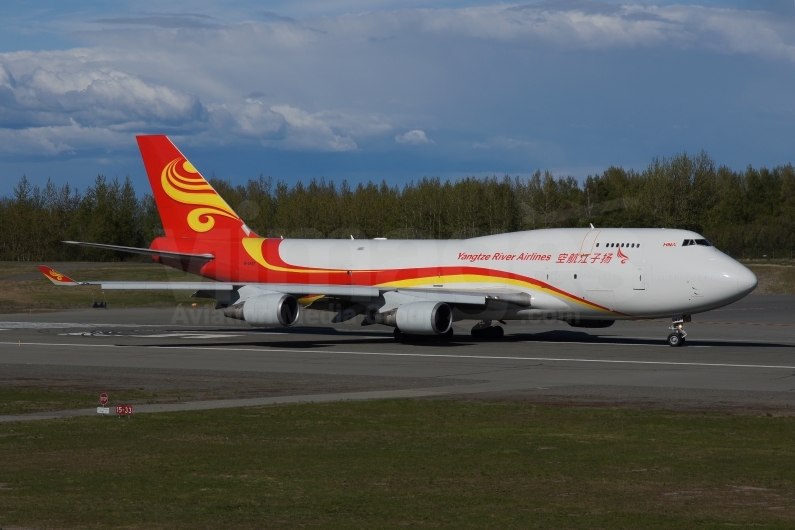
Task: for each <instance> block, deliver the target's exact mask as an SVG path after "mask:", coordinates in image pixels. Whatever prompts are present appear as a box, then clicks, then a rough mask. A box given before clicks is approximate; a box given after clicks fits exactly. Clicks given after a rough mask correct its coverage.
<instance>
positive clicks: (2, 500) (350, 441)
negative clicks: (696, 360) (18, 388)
mask: <svg viewBox="0 0 795 530" xmlns="http://www.w3.org/2000/svg"><path fill="white" fill-rule="evenodd" d="M793 441H795V418H792V417H770V416H752V415H730V414H725V413H693V412H689V413H674V412H661V411H646V410H628V409H605V408H576V407H551V406H537V405H530V404H519V403H508V402H486V403H484V402H477V403H472V402H458V401H443V400H442V401H440V400H437V401H431V400H429V401H412V400H385V401H370V402H359V403H334V404H308V405H290V406H274V407H261V408H250V409H232V410H223V411H209V412H183V413H170V414H151V415H140V416H134V417H133V418H131V419H119V418H98V417H83V418H75V419H70V420H60V421H46V422H31V423H16V424H1V425H0V526H2V527H4V528H6V527H9V526H12V527H14V526H18V527H23V528H129V529H139V528H140V529H143V528H147V529H150V528H296V527H315V528H397V527H415V528H499V529H503V528H606V529H615V528H632V529H636V528H677V529H681V528H702V527H703V528H714V527H726V526H738V525H739V526H754V527H756V528H792V527H793V526H795V484H794V482H795V458H793V457H795V454H793V453H795V446H793Z"/></svg>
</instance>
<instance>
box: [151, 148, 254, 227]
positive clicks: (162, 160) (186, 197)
mask: <svg viewBox="0 0 795 530" xmlns="http://www.w3.org/2000/svg"><path fill="white" fill-rule="evenodd" d="M137 140H138V147H139V148H140V149H141V156H142V157H143V160H144V166H146V173H147V175H148V176H149V183H150V184H151V185H152V192H153V193H154V197H155V202H156V203H157V209H158V211H159V212H160V219H161V220H162V221H163V229H164V230H165V235H166V237H168V238H187V239H202V238H207V239H227V238H237V237H239V236H240V235H248V233H249V230H248V228H247V227H246V226H245V225H244V224H243V221H242V220H241V219H240V216H238V215H237V214H236V213H235V212H234V211H233V210H232V208H230V207H229V205H228V204H227V203H226V201H224V199H223V198H221V196H220V195H218V193H217V192H216V191H215V190H214V189H213V187H212V186H210V184H209V183H208V182H207V181H206V180H205V179H204V177H202V175H201V173H199V172H198V171H197V170H196V168H195V167H193V164H191V163H190V162H189V161H188V159H187V158H185V156H184V155H183V154H182V153H180V152H179V149H177V148H176V147H175V146H174V144H173V143H171V140H169V139H168V137H167V136H164V135H152V136H138V137H137Z"/></svg>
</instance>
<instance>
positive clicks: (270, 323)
mask: <svg viewBox="0 0 795 530" xmlns="http://www.w3.org/2000/svg"><path fill="white" fill-rule="evenodd" d="M299 313H300V306H299V305H298V300H296V298H295V297H294V296H290V295H289V294H282V293H270V294H260V295H257V296H253V297H251V298H249V299H247V300H245V301H244V302H243V303H241V304H235V305H233V306H230V307H227V308H226V309H224V315H226V316H227V317H229V318H236V319H238V320H245V321H246V322H248V323H249V324H251V325H252V326H261V327H277V326H292V325H293V324H295V323H296V322H297V321H298V315H299Z"/></svg>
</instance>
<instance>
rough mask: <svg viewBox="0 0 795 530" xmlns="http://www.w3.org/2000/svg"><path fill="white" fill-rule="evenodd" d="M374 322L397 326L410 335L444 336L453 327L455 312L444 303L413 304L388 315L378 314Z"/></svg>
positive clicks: (423, 302)
mask: <svg viewBox="0 0 795 530" xmlns="http://www.w3.org/2000/svg"><path fill="white" fill-rule="evenodd" d="M374 321H375V322H376V323H378V324H385V325H387V326H395V327H397V328H398V329H399V330H400V331H402V332H403V333H408V334H410V335H444V334H445V333H447V332H448V331H449V330H450V327H451V326H452V325H453V310H452V309H450V306H449V305H447V304H445V303H443V302H433V301H430V300H429V301H427V302H426V301H421V302H412V303H410V304H403V305H401V306H399V307H398V308H397V309H394V310H392V311H389V312H386V313H376V314H375V315H374Z"/></svg>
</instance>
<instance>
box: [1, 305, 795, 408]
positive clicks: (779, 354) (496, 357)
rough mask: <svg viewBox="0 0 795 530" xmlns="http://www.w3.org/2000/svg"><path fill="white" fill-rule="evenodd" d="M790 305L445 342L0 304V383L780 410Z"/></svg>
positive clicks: (142, 312) (527, 326) (200, 317)
mask: <svg viewBox="0 0 795 530" xmlns="http://www.w3.org/2000/svg"><path fill="white" fill-rule="evenodd" d="M793 315H795V297H791V296H774V295H756V296H754V295H752V296H749V297H747V298H745V299H744V300H741V301H740V302H737V303H736V304H734V305H732V306H729V307H726V308H724V309H722V310H718V311H713V312H710V313H705V314H702V315H696V316H694V317H693V322H691V323H689V324H687V325H686V330H687V332H688V338H687V345H686V346H685V347H683V348H671V347H669V346H668V345H667V344H666V343H665V337H666V336H667V334H668V333H669V331H668V330H667V327H668V325H669V322H664V321H646V322H617V323H616V324H615V325H614V326H613V327H611V328H606V329H593V330H591V329H579V328H571V327H569V326H568V325H567V324H565V323H560V322H547V321H544V322H527V323H509V324H508V325H507V326H506V328H505V329H506V337H505V338H504V339H503V340H502V341H500V342H488V341H476V340H474V339H472V338H471V337H470V336H469V328H470V327H471V323H460V324H456V326H455V329H456V336H455V338H454V340H453V341H451V342H449V343H436V342H423V343H414V344H400V343H396V342H395V341H394V340H393V339H392V335H391V329H390V328H386V327H381V326H372V327H362V326H360V325H358V322H348V323H345V324H344V325H334V326H332V325H330V324H329V320H330V318H331V315H329V314H325V313H318V312H314V311H306V312H305V314H304V315H303V316H302V320H301V322H299V324H298V326H296V327H295V328H291V329H290V330H289V331H288V330H284V329H270V330H259V329H254V328H251V327H249V326H248V325H247V324H245V323H241V322H238V321H232V320H227V319H224V318H222V316H221V315H220V314H219V312H216V311H212V310H207V309H198V308H177V309H168V310H166V309H158V310H152V309H135V310H124V309H115V308H110V309H108V310H80V311H66V312H55V313H46V314H33V315H30V314H21V315H0V330H1V331H0V351H2V353H0V368H2V373H0V385H16V386H35V387H56V388H57V387H61V388H69V389H78V390H81V391H87V392H97V393H98V392H101V391H107V390H108V389H110V390H114V389H116V390H119V391H120V390H125V389H139V390H147V391H148V390H151V391H158V392H161V393H163V392H164V393H165V394H166V395H167V396H166V398H163V399H162V400H159V401H158V400H157V399H156V400H154V402H150V404H149V405H146V406H145V407H150V408H151V409H152V410H151V411H152V412H154V411H156V410H165V409H163V408H162V407H166V406H167V407H172V408H173V407H179V406H182V408H191V405H189V403H209V402H217V404H218V405H219V406H220V405H221V401H225V403H226V404H225V405H224V406H240V405H245V404H265V403H266V402H289V401H307V400H333V399H371V398H374V397H418V398H421V397H442V396H444V397H454V398H462V399H521V400H528V401H534V402H563V403H599V404H611V405H631V406H635V405H639V406H653V407H663V408H692V407H706V408H716V407H717V408H732V409H749V410H756V409H771V408H773V409H782V410H788V409H789V408H791V407H795V318H793ZM252 400H254V401H252ZM256 400H259V401H256ZM262 400H266V401H262ZM267 400H270V401H267ZM141 406H144V405H141ZM206 406H207V405H202V406H201V407H206ZM145 407H144V409H141V410H146V408H145ZM157 407H161V408H160V409H157ZM201 407H200V406H199V405H193V408H201Z"/></svg>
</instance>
